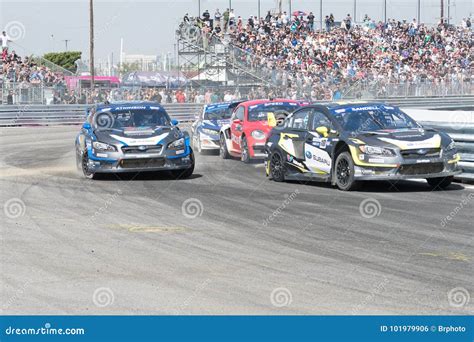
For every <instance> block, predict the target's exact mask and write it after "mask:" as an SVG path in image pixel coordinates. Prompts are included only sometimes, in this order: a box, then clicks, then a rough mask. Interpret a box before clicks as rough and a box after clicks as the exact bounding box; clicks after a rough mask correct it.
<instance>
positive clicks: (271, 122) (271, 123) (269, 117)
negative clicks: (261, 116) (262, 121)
mask: <svg viewBox="0 0 474 342" xmlns="http://www.w3.org/2000/svg"><path fill="white" fill-rule="evenodd" d="M267 123H268V126H269V127H275V126H276V125H277V121H276V118H275V114H273V113H268V114H267Z"/></svg>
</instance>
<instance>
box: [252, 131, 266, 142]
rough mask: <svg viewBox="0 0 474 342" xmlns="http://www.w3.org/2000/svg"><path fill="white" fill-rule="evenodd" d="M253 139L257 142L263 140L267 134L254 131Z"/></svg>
mask: <svg viewBox="0 0 474 342" xmlns="http://www.w3.org/2000/svg"><path fill="white" fill-rule="evenodd" d="M252 137H253V138H254V139H257V140H263V139H265V133H263V132H262V131H260V130H258V129H256V130H255V131H252Z"/></svg>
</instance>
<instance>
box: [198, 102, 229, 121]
mask: <svg viewBox="0 0 474 342" xmlns="http://www.w3.org/2000/svg"><path fill="white" fill-rule="evenodd" d="M232 110H233V108H229V106H227V105H226V106H211V107H208V108H206V111H205V113H204V120H221V119H230V117H231V115H232Z"/></svg>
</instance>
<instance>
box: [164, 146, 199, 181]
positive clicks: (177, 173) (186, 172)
mask: <svg viewBox="0 0 474 342" xmlns="http://www.w3.org/2000/svg"><path fill="white" fill-rule="evenodd" d="M189 157H190V158H191V161H192V163H191V166H190V167H188V168H187V169H182V170H172V171H170V173H171V176H172V177H173V178H174V179H186V178H189V177H191V175H192V174H193V172H194V164H195V163H194V153H193V150H192V149H191V153H190V154H189Z"/></svg>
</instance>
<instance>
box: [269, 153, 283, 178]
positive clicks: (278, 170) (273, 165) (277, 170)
mask: <svg viewBox="0 0 474 342" xmlns="http://www.w3.org/2000/svg"><path fill="white" fill-rule="evenodd" d="M269 163H270V176H271V177H272V179H273V180H274V181H275V182H284V181H285V173H286V166H285V161H284V159H283V158H282V156H281V154H280V153H278V152H273V153H272V154H271V156H270V161H269Z"/></svg>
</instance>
